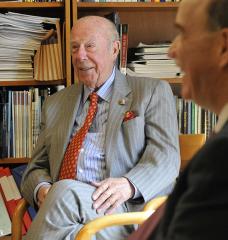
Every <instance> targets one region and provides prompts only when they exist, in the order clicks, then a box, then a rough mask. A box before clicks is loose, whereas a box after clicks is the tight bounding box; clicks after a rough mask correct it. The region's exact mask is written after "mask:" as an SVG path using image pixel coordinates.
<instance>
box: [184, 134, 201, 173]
mask: <svg viewBox="0 0 228 240" xmlns="http://www.w3.org/2000/svg"><path fill="white" fill-rule="evenodd" d="M205 141H206V136H205V134H181V135H179V144H180V157H181V170H183V169H184V168H185V167H186V165H187V164H188V162H189V160H191V159H192V157H193V155H194V154H195V153H196V152H197V151H198V150H199V149H200V148H201V147H202V146H203V144H204V143H205Z"/></svg>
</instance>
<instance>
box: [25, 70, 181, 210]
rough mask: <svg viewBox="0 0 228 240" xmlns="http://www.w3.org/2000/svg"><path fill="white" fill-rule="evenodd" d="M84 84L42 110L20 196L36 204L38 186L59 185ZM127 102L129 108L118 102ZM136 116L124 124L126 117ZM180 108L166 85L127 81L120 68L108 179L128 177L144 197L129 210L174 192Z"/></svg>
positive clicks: (107, 151)
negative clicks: (131, 113)
mask: <svg viewBox="0 0 228 240" xmlns="http://www.w3.org/2000/svg"><path fill="white" fill-rule="evenodd" d="M82 87H83V86H82V84H78V85H72V86H70V87H69V88H66V89H64V90H62V91H60V92H58V93H56V94H54V95H52V96H50V97H49V98H48V99H47V101H46V102H45V104H44V106H43V111H42V123H41V127H42V131H41V134H40V136H39V139H38V143H37V145H36V148H35V150H34V152H33V156H32V161H31V163H30V164H29V166H28V168H27V170H26V172H25V174H24V176H23V180H22V185H21V189H22V194H23V196H24V197H25V198H26V199H27V200H28V201H29V203H30V204H32V205H33V193H34V189H35V187H36V186H37V184H39V183H40V182H43V181H47V182H51V183H53V182H56V181H58V174H59V170H60V166H61V162H62V159H63V156H64V152H65V150H66V147H67V145H68V142H69V139H70V136H71V133H72V128H73V124H74V121H75V116H76V113H77V110H78V107H79V103H80V99H81V92H82ZM123 98H124V99H125V100H126V104H125V105H120V104H118V101H119V100H120V99H123ZM126 111H133V112H134V113H136V115H137V117H136V118H134V119H132V120H129V121H126V122H123V118H124V113H125V112H126ZM176 119H177V117H176V110H175V104H174V100H173V95H172V91H171V89H170V86H169V84H167V83H166V82H164V81H159V80H151V79H148V78H140V79H139V78H136V77H129V76H127V77H125V76H123V75H122V74H121V73H120V72H119V71H118V70H116V77H115V81H114V89H113V95H112V100H111V103H110V110H109V117H108V122H107V128H106V145H105V146H106V148H105V159H106V166H107V176H110V177H121V176H126V177H128V178H129V179H130V180H131V181H132V182H133V183H134V185H135V186H136V187H137V188H138V190H139V191H140V193H141V194H142V196H143V200H144V201H141V202H138V201H129V203H127V204H128V209H129V210H130V211H133V210H138V209H139V208H141V207H142V204H143V203H144V202H145V201H148V200H149V199H151V198H153V197H155V196H158V195H161V194H163V193H164V194H165V193H167V192H168V191H170V190H171V188H172V185H173V183H174V181H175V179H176V177H177V175H178V171H179V166H180V159H179V145H178V130H177V121H176Z"/></svg>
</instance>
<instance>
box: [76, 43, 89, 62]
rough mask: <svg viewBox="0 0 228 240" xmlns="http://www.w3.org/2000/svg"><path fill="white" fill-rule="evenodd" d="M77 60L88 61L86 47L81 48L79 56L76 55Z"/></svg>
mask: <svg viewBox="0 0 228 240" xmlns="http://www.w3.org/2000/svg"><path fill="white" fill-rule="evenodd" d="M76 58H77V59H78V60H85V59H87V52H86V49H85V47H84V46H80V47H79V48H78V51H77V54H76Z"/></svg>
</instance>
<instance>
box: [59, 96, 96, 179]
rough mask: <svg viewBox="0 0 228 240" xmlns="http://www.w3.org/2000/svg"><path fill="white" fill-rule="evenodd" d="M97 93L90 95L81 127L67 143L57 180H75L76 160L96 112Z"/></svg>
mask: <svg viewBox="0 0 228 240" xmlns="http://www.w3.org/2000/svg"><path fill="white" fill-rule="evenodd" d="M97 100H98V95H97V93H95V92H93V93H91V94H90V105H89V109H88V113H87V116H86V119H85V122H84V124H83V126H82V127H81V128H80V129H79V130H78V132H77V133H76V134H75V135H74V137H73V138H72V140H71V142H70V143H69V145H68V147H67V150H66V152H65V155H64V159H63V162H62V166H61V169H60V173H59V180H61V179H76V167H77V159H78V155H79V152H80V149H81V147H82V144H83V141H84V139H85V136H86V134H87V132H88V130H89V128H90V126H91V124H92V121H93V119H94V116H95V115H96V112H97Z"/></svg>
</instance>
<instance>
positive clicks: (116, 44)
mask: <svg viewBox="0 0 228 240" xmlns="http://www.w3.org/2000/svg"><path fill="white" fill-rule="evenodd" d="M112 51H113V55H114V57H115V58H117V56H118V54H119V52H120V41H118V40H116V41H114V42H113V48H112Z"/></svg>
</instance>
